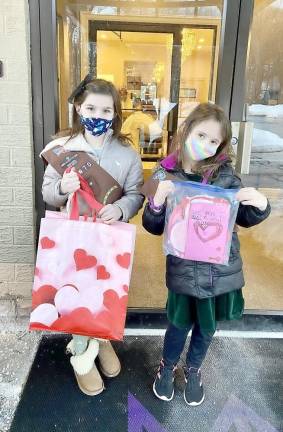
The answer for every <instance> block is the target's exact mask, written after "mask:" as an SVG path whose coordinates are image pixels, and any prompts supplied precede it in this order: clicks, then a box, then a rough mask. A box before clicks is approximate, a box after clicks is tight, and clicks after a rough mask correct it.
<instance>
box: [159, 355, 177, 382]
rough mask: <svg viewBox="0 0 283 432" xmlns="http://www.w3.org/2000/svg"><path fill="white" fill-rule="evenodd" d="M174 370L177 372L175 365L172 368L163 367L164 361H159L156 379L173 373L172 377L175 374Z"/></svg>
mask: <svg viewBox="0 0 283 432" xmlns="http://www.w3.org/2000/svg"><path fill="white" fill-rule="evenodd" d="M176 370H177V365H175V366H173V367H168V366H167V367H166V366H165V363H164V360H163V359H161V361H160V363H159V366H158V369H157V376H158V378H159V379H160V378H161V375H163V376H164V375H165V374H166V375H169V374H170V375H171V374H172V373H173V376H174V374H175V372H176Z"/></svg>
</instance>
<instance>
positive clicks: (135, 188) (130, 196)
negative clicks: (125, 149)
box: [114, 154, 144, 222]
mask: <svg viewBox="0 0 283 432" xmlns="http://www.w3.org/2000/svg"><path fill="white" fill-rule="evenodd" d="M142 185H143V168H142V162H141V158H140V157H139V155H138V154H136V156H135V159H134V161H133V162H132V164H131V167H130V170H129V173H128V175H127V178H126V181H125V184H124V186H123V196H122V198H120V199H119V200H117V201H115V203H114V204H115V205H117V206H118V207H120V209H121V211H122V219H121V220H122V221H123V222H128V220H129V219H131V218H132V217H133V216H135V215H136V214H137V213H138V211H139V209H140V208H141V207H142V205H143V202H144V196H143V195H142V194H141V193H140V192H139V189H140V187H141V186H142Z"/></svg>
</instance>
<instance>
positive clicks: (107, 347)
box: [98, 340, 121, 378]
mask: <svg viewBox="0 0 283 432" xmlns="http://www.w3.org/2000/svg"><path fill="white" fill-rule="evenodd" d="M98 358H99V363H100V369H101V372H102V373H103V375H105V376H107V377H108V378H113V377H115V376H117V375H119V373H120V371H121V363H120V361H119V359H118V357H117V354H116V353H115V351H114V349H113V347H112V345H111V343H110V342H109V341H106V340H103V341H101V340H100V341H99V352H98Z"/></svg>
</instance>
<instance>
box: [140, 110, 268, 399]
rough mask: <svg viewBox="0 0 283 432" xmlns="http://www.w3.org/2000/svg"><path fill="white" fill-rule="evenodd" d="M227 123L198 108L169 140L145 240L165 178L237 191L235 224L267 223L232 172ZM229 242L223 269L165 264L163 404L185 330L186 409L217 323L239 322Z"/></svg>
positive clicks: (155, 227)
mask: <svg viewBox="0 0 283 432" xmlns="http://www.w3.org/2000/svg"><path fill="white" fill-rule="evenodd" d="M231 138H232V131H231V124H230V122H229V120H228V119H227V118H226V116H225V114H224V112H223V110H222V109H221V108H220V107H218V106H216V105H213V104H209V103H205V104H200V105H199V106H198V107H197V108H196V109H195V110H194V111H193V112H192V113H191V114H190V115H189V116H188V117H187V119H186V120H185V121H184V123H183V124H182V125H181V127H180V128H179V130H178V133H177V135H176V137H175V140H174V151H173V153H172V154H171V155H169V156H168V157H167V158H166V159H164V160H163V161H162V162H161V163H160V165H159V166H158V167H157V169H156V171H155V173H154V175H153V179H155V180H159V183H158V187H157V190H156V192H155V194H154V196H149V197H148V198H149V202H148V203H147V205H146V207H145V210H144V213H143V226H144V228H145V229H146V230H147V231H149V232H150V233H152V234H156V235H161V234H162V233H163V230H164V224H165V213H166V198H167V196H168V194H169V193H172V192H174V184H173V183H172V181H171V180H168V179H167V178H168V177H169V178H177V179H180V180H183V181H186V180H190V181H196V182H201V181H202V180H203V178H208V183H210V184H213V185H216V186H220V187H223V188H226V189H233V188H234V189H240V190H239V192H238V193H237V195H236V198H237V200H238V201H239V202H240V204H239V210H238V214H237V219H236V224H237V225H240V226H243V227H250V226H253V225H256V224H258V223H260V222H261V221H263V220H264V219H266V218H267V216H268V215H269V213H270V205H269V202H268V200H267V198H266V197H265V196H264V195H263V194H261V193H260V192H258V191H257V190H256V189H254V188H250V187H247V188H243V187H242V184H241V180H240V178H239V177H238V176H237V175H236V174H235V172H234V170H233V168H232V166H231V154H232V151H231ZM234 231H235V232H233V236H232V244H231V251H230V257H229V265H228V266H224V265H218V264H210V263H204V262H198V261H191V260H187V259H182V258H178V257H176V256H173V255H167V257H166V285H167V288H168V290H169V291H168V300H167V316H168V320H169V325H168V328H167V331H166V334H165V339H164V347H163V356H162V360H161V362H160V366H159V369H158V373H157V376H156V379H155V381H154V384H153V391H154V394H155V395H156V396H157V397H158V398H159V399H162V400H165V401H170V400H172V399H173V396H174V374H175V370H176V367H177V366H176V365H177V363H178V361H179V359H180V355H181V353H182V351H183V349H184V345H185V342H186V338H187V335H188V332H189V331H190V330H192V335H191V341H190V346H189V349H188V352H187V356H186V368H185V380H186V386H185V390H184V399H185V402H186V403H187V404H188V405H191V406H196V405H200V404H201V403H202V402H203V400H204V390H203V385H202V382H201V374H200V367H201V364H202V362H203V360H204V358H205V356H206V353H207V350H208V348H209V346H210V344H211V341H212V337H213V334H214V332H215V330H216V324H217V321H220V320H232V319H239V318H240V317H241V316H242V313H243V310H244V299H243V294H242V287H243V286H244V277H243V271H242V259H241V256H240V252H239V250H240V244H239V240H238V236H237V232H236V230H234Z"/></svg>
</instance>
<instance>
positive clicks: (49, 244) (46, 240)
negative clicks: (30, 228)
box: [40, 237, 55, 249]
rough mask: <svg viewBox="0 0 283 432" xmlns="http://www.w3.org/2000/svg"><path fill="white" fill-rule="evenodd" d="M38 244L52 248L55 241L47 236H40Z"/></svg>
mask: <svg viewBox="0 0 283 432" xmlns="http://www.w3.org/2000/svg"><path fill="white" fill-rule="evenodd" d="M40 244H41V247H42V249H52V248H53V247H54V246H55V241H54V240H51V239H50V238H48V237H42V239H41V240H40Z"/></svg>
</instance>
